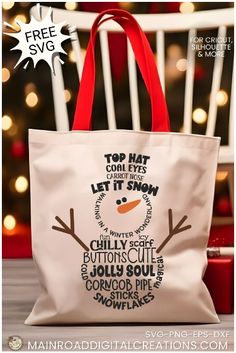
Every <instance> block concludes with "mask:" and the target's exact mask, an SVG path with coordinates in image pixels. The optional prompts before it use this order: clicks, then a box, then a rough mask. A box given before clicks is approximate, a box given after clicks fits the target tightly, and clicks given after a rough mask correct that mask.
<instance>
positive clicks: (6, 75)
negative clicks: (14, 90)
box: [2, 67, 11, 82]
mask: <svg viewBox="0 0 236 353" xmlns="http://www.w3.org/2000/svg"><path fill="white" fill-rule="evenodd" d="M10 77H11V74H10V70H8V69H7V68H6V67H3V68H2V82H7V81H8V80H9V78H10Z"/></svg>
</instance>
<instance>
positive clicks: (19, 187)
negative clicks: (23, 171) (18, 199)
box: [15, 175, 29, 193]
mask: <svg viewBox="0 0 236 353" xmlns="http://www.w3.org/2000/svg"><path fill="white" fill-rule="evenodd" d="M28 185H29V183H28V180H27V178H26V177H25V176H23V175H20V176H18V177H17V178H16V181H15V189H16V191H17V192H19V193H22V192H25V191H26V190H27V189H28Z"/></svg>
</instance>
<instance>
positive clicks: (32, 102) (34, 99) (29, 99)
mask: <svg viewBox="0 0 236 353" xmlns="http://www.w3.org/2000/svg"><path fill="white" fill-rule="evenodd" d="M38 101H39V99H38V96H37V94H36V93H35V92H30V93H28V94H27V96H26V98H25V102H26V104H27V105H28V107H30V108H33V107H35V106H36V105H37V104H38Z"/></svg>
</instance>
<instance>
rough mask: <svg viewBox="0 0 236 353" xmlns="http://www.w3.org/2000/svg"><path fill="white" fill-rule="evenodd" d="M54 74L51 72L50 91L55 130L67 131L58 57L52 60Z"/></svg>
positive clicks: (66, 113)
mask: <svg viewBox="0 0 236 353" xmlns="http://www.w3.org/2000/svg"><path fill="white" fill-rule="evenodd" d="M53 64H54V73H53V72H51V77H52V91H53V97H54V111H55V121H56V129H57V130H58V131H63V130H64V131H68V130H69V117H68V111H67V106H66V101H65V92H64V88H65V87H64V80H63V74H62V68H61V63H60V60H59V55H56V56H55V58H54V63H53Z"/></svg>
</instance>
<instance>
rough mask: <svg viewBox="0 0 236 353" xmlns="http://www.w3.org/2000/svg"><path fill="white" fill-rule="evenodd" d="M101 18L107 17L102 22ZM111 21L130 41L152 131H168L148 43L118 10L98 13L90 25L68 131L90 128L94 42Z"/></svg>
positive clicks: (137, 25)
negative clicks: (147, 105)
mask: <svg viewBox="0 0 236 353" xmlns="http://www.w3.org/2000/svg"><path fill="white" fill-rule="evenodd" d="M104 15H111V16H110V17H108V18H105V19H102V18H103V16H104ZM111 19H112V20H114V21H116V22H117V23H118V24H119V25H120V26H121V27H122V28H123V29H124V31H125V33H126V34H127V36H128V38H129V40H130V43H131V46H132V49H133V51H134V55H135V58H136V61H137V63H138V66H139V69H140V71H141V74H142V77H143V79H144V82H145V85H146V87H147V91H148V93H149V96H150V101H151V112H152V131H153V132H154V131H155V132H168V131H170V124H169V117H168V111H167V106H166V102H165V98H164V94H163V91H162V88H161V83H160V79H159V75H158V72H157V67H156V63H155V60H154V55H153V53H152V50H151V48H150V45H149V42H148V40H147V38H146V36H145V34H144V32H143V31H142V29H141V27H140V26H139V24H138V22H137V21H136V20H135V19H134V17H133V16H132V15H131V14H130V13H129V12H127V11H124V10H119V9H114V10H113V9H112V10H105V11H103V12H101V13H100V14H99V15H98V16H97V18H96V20H95V21H94V24H93V26H92V29H91V33H90V39H89V44H88V48H87V51H86V56H85V61H84V67H83V73H82V78H81V82H80V88H79V92H78V96H77V102H76V110H75V114H74V122H73V127H72V130H90V128H91V117H92V106H93V99H94V90H95V54H94V47H95V39H96V34H97V30H98V28H99V26H100V25H101V24H102V23H104V22H106V21H108V20H111Z"/></svg>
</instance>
